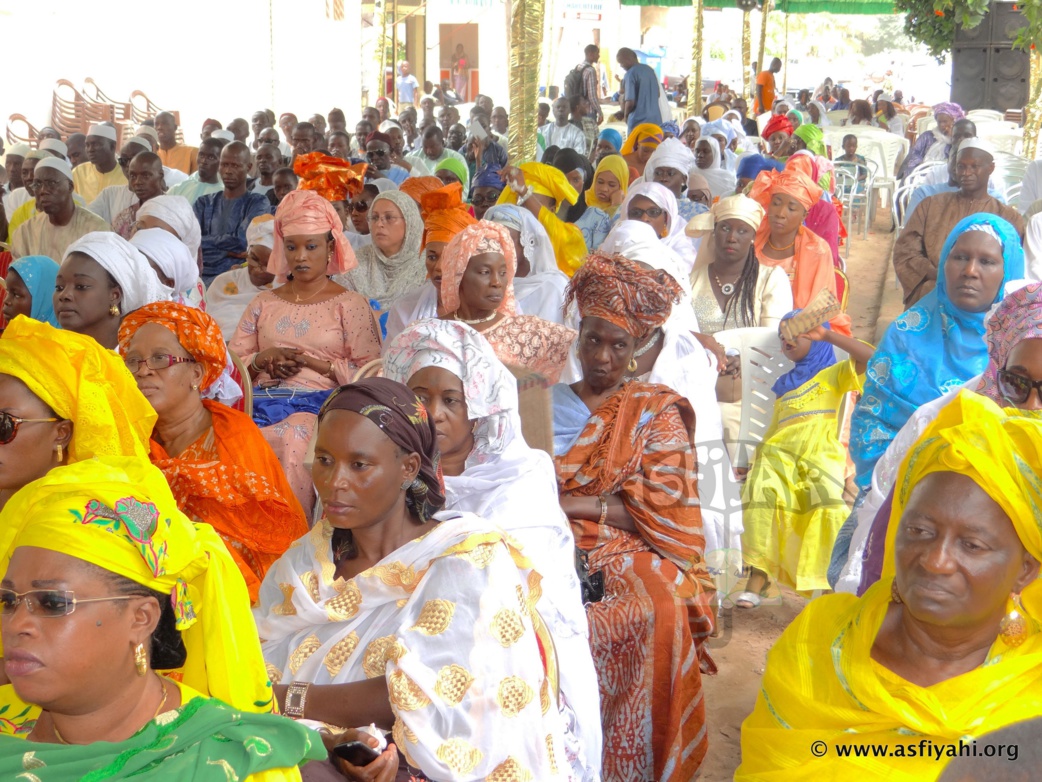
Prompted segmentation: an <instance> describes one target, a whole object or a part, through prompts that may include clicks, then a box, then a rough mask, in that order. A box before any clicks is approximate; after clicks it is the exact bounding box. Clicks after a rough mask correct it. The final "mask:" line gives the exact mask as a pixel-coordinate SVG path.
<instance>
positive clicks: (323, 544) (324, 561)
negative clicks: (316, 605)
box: [311, 519, 336, 602]
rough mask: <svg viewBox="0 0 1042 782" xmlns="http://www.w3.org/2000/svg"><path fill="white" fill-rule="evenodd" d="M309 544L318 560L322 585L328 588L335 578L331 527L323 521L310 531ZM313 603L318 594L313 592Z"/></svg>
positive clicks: (316, 600) (316, 599)
mask: <svg viewBox="0 0 1042 782" xmlns="http://www.w3.org/2000/svg"><path fill="white" fill-rule="evenodd" d="M311 535H312V540H311V543H312V545H314V547H315V559H317V560H318V564H319V567H320V568H321V569H322V583H324V584H325V585H326V586H330V585H331V584H332V583H333V579H334V577H335V576H336V565H334V564H333V526H332V525H331V524H330V523H329V522H328V521H326V520H325V519H323V520H322V521H321V522H319V523H318V524H316V525H315V526H314V527H313V528H312V530H311ZM315 602H318V592H317V590H316V592H315Z"/></svg>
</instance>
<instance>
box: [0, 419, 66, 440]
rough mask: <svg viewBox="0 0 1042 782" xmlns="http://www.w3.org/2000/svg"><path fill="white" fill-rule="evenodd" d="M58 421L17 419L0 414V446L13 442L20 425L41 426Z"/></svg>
mask: <svg viewBox="0 0 1042 782" xmlns="http://www.w3.org/2000/svg"><path fill="white" fill-rule="evenodd" d="M60 420H61V419H60V418H18V417H17V416H13V415H11V414H10V413H4V412H0V445H7V444H8V443H9V442H11V441H12V440H14V438H15V437H17V436H18V427H19V426H21V425H22V424H42V423H46V422H48V421H60Z"/></svg>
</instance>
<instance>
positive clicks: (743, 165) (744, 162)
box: [735, 155, 785, 179]
mask: <svg viewBox="0 0 1042 782" xmlns="http://www.w3.org/2000/svg"><path fill="white" fill-rule="evenodd" d="M784 168H785V164H784V163H782V162H781V161H780V160H775V159H774V158H772V157H764V156H763V155H746V156H745V157H743V158H742V159H741V160H739V161H738V171H737V172H736V174H735V175H736V176H737V178H738V179H756V177H757V176H759V174H760V172H761V171H781V170H782V169H784Z"/></svg>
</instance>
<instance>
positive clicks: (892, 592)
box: [890, 579, 904, 605]
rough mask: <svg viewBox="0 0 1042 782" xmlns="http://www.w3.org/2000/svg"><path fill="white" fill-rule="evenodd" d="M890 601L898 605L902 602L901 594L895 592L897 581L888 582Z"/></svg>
mask: <svg viewBox="0 0 1042 782" xmlns="http://www.w3.org/2000/svg"><path fill="white" fill-rule="evenodd" d="M890 599H891V600H892V601H893V602H895V603H897V604H898V605H900V604H901V603H903V602H904V601H903V600H902V599H901V593H900V592H898V591H897V579H894V580H893V581H891V582H890Z"/></svg>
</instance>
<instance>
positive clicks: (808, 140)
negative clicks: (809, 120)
mask: <svg viewBox="0 0 1042 782" xmlns="http://www.w3.org/2000/svg"><path fill="white" fill-rule="evenodd" d="M792 134H793V135H794V136H796V137H797V138H799V139H802V141H803V143H804V144H806V145H807V149H808V150H810V151H811V152H812V153H814V154H815V155H824V154H825V135H824V134H823V133H822V132H821V128H819V127H818V126H817V125H808V124H806V123H804V124H803V125H800V126H799V127H798V128H796V130H794V131H793V133H792Z"/></svg>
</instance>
